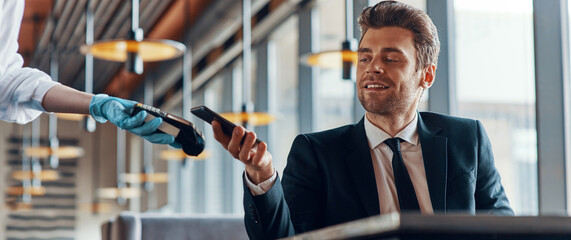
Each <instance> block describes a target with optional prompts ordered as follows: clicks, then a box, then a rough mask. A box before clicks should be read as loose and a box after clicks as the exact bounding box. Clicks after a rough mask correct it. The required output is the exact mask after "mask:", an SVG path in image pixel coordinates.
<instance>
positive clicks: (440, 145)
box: [418, 114, 448, 213]
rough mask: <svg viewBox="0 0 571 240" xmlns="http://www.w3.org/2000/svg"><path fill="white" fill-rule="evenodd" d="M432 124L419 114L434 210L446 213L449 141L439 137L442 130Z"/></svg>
mask: <svg viewBox="0 0 571 240" xmlns="http://www.w3.org/2000/svg"><path fill="white" fill-rule="evenodd" d="M429 124H430V123H427V122H424V121H423V120H422V117H421V114H418V137H419V139H420V144H421V148H422V157H423V159H424V169H425V172H426V181H427V183H428V191H429V193H430V200H431V201H432V208H433V209H434V212H435V213H437V212H445V211H446V175H447V166H448V157H447V148H446V145H447V141H448V139H447V138H445V137H442V136H437V135H436V133H438V132H439V131H440V130H441V129H440V128H431V127H430V125H429Z"/></svg>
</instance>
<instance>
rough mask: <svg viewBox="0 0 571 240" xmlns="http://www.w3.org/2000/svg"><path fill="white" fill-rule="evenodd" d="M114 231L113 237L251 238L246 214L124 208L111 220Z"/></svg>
mask: <svg viewBox="0 0 571 240" xmlns="http://www.w3.org/2000/svg"><path fill="white" fill-rule="evenodd" d="M104 225H105V224H104ZM104 228H105V227H104V226H102V231H103V232H102V235H103V236H106V232H105V229H104ZM110 232H111V238H110V239H109V240H119V239H120V240H158V239H161V240H162V239H248V235H247V234H246V229H245V227H244V220H243V218H242V217H240V216H225V215H219V216H210V215H180V214H177V215H164V214H156V213H134V212H123V213H121V214H119V216H117V218H116V219H115V221H114V222H113V223H111V227H110Z"/></svg>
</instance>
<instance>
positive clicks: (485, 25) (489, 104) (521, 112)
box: [454, 0, 538, 215]
mask: <svg viewBox="0 0 571 240" xmlns="http://www.w3.org/2000/svg"><path fill="white" fill-rule="evenodd" d="M454 5H455V15H456V21H455V22H456V46H457V49H456V51H457V56H456V58H457V98H458V107H459V115H460V116H463V117H469V118H474V119H478V120H480V121H481V122H482V123H483V125H484V127H485V128H486V131H487V133H488V136H489V138H490V141H491V142H492V146H493V151H494V156H495V161H496V167H497V168H498V170H499V171H500V174H501V176H502V183H503V185H504V187H505V189H506V193H507V195H508V198H509V200H510V203H511V206H512V207H513V209H514V211H515V212H516V214H518V215H528V214H537V212H538V202H537V201H538V196H537V147H536V146H537V145H536V141H537V140H536V139H537V137H536V135H537V134H536V127H535V77H534V76H535V74H534V55H533V12H532V1H531V0H485V1H470V0H455V1H454Z"/></svg>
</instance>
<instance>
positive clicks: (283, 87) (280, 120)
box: [269, 15, 299, 175]
mask: <svg viewBox="0 0 571 240" xmlns="http://www.w3.org/2000/svg"><path fill="white" fill-rule="evenodd" d="M298 39H299V38H298V17H297V16H296V15H293V16H291V17H290V18H288V20H286V21H285V22H284V23H283V24H281V25H280V26H279V27H278V28H277V29H276V30H275V31H274V32H273V33H272V34H271V36H270V40H271V41H273V43H274V46H275V48H274V49H275V54H273V57H274V58H275V59H274V60H273V61H272V62H275V66H273V67H275V76H276V84H275V86H276V89H275V95H276V96H269V97H270V98H274V99H273V100H274V101H275V106H276V111H277V113H275V114H276V117H277V120H276V121H275V122H274V123H272V125H273V127H275V128H274V129H275V131H274V132H275V136H276V137H273V139H272V141H273V142H272V145H271V147H273V148H272V149H270V151H271V152H272V156H273V160H274V167H275V168H276V170H277V171H278V172H279V173H280V175H281V172H282V171H283V169H284V167H285V164H286V158H287V155H288V153H289V149H290V147H291V144H292V142H293V139H294V138H295V136H297V134H299V120H298V119H299V94H298V84H299V81H298V65H299V57H298V47H299V45H298V44H299V42H298ZM270 56H272V54H270ZM271 68H272V67H270V69H271Z"/></svg>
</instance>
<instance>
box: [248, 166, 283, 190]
mask: <svg viewBox="0 0 571 240" xmlns="http://www.w3.org/2000/svg"><path fill="white" fill-rule="evenodd" d="M277 177H278V174H277V172H276V171H274V175H272V176H271V177H270V178H269V179H268V180H266V181H263V182H261V183H260V184H258V185H256V184H254V183H253V182H252V181H250V179H249V178H248V174H246V171H244V180H245V181H246V186H248V188H249V189H250V192H251V193H252V195H254V196H258V195H262V194H264V193H266V192H268V190H270V188H272V186H274V183H275V182H276V179H277Z"/></svg>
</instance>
